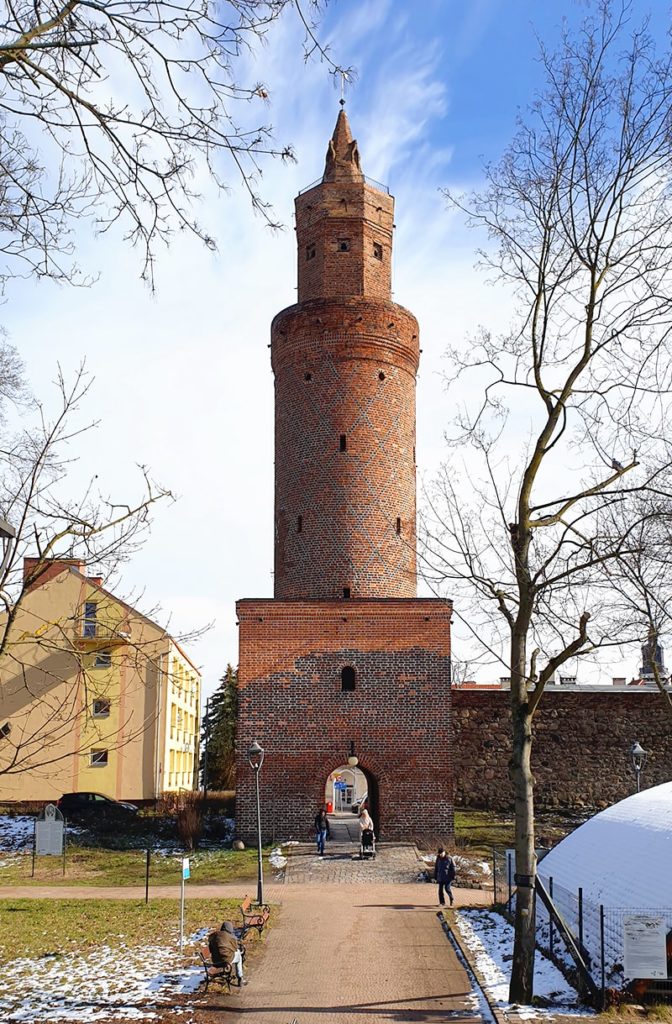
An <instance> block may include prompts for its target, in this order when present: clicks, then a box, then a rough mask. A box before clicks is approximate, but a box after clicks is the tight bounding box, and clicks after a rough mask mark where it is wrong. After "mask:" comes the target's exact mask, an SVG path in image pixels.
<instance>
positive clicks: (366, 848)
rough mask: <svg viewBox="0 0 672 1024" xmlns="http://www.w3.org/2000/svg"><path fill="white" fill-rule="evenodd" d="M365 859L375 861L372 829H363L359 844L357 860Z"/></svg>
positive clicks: (374, 840) (374, 843)
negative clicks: (368, 858) (369, 858)
mask: <svg viewBox="0 0 672 1024" xmlns="http://www.w3.org/2000/svg"><path fill="white" fill-rule="evenodd" d="M367 857H371V859H372V860H375V859H376V837H375V836H374V834H373V829H372V828H365V829H364V831H363V832H362V836H361V839H360V843H359V859H360V860H364V859H365V858H367Z"/></svg>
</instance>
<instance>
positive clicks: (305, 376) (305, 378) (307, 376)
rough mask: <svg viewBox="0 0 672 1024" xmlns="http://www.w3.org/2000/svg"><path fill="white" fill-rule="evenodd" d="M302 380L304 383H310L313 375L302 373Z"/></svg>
mask: <svg viewBox="0 0 672 1024" xmlns="http://www.w3.org/2000/svg"><path fill="white" fill-rule="evenodd" d="M303 379H304V380H305V381H311V380H312V379H313V375H312V373H310V372H309V373H304V375H303Z"/></svg>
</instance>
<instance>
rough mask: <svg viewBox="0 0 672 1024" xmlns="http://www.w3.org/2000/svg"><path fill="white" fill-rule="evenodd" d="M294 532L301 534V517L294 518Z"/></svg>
mask: <svg viewBox="0 0 672 1024" xmlns="http://www.w3.org/2000/svg"><path fill="white" fill-rule="evenodd" d="M296 532H297V533H303V516H297V517H296Z"/></svg>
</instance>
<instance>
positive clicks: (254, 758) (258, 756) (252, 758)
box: [247, 740, 265, 771]
mask: <svg viewBox="0 0 672 1024" xmlns="http://www.w3.org/2000/svg"><path fill="white" fill-rule="evenodd" d="M264 754H265V750H264V748H263V747H262V746H260V745H259V744H258V743H257V741H256V740H255V741H254V743H253V744H252V746H251V747H250V749H249V750H248V752H247V760H248V761H249V763H250V768H254V770H255V771H259V769H260V768H261V766H262V764H263V763H264Z"/></svg>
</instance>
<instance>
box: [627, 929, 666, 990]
mask: <svg viewBox="0 0 672 1024" xmlns="http://www.w3.org/2000/svg"><path fill="white" fill-rule="evenodd" d="M666 931H667V926H666V924H665V918H664V917H656V916H654V915H652V914H628V915H627V916H626V917H624V918H623V953H624V960H623V966H624V971H625V976H626V977H627V978H631V979H632V978H666V977H667V956H666V953H665V933H666Z"/></svg>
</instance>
